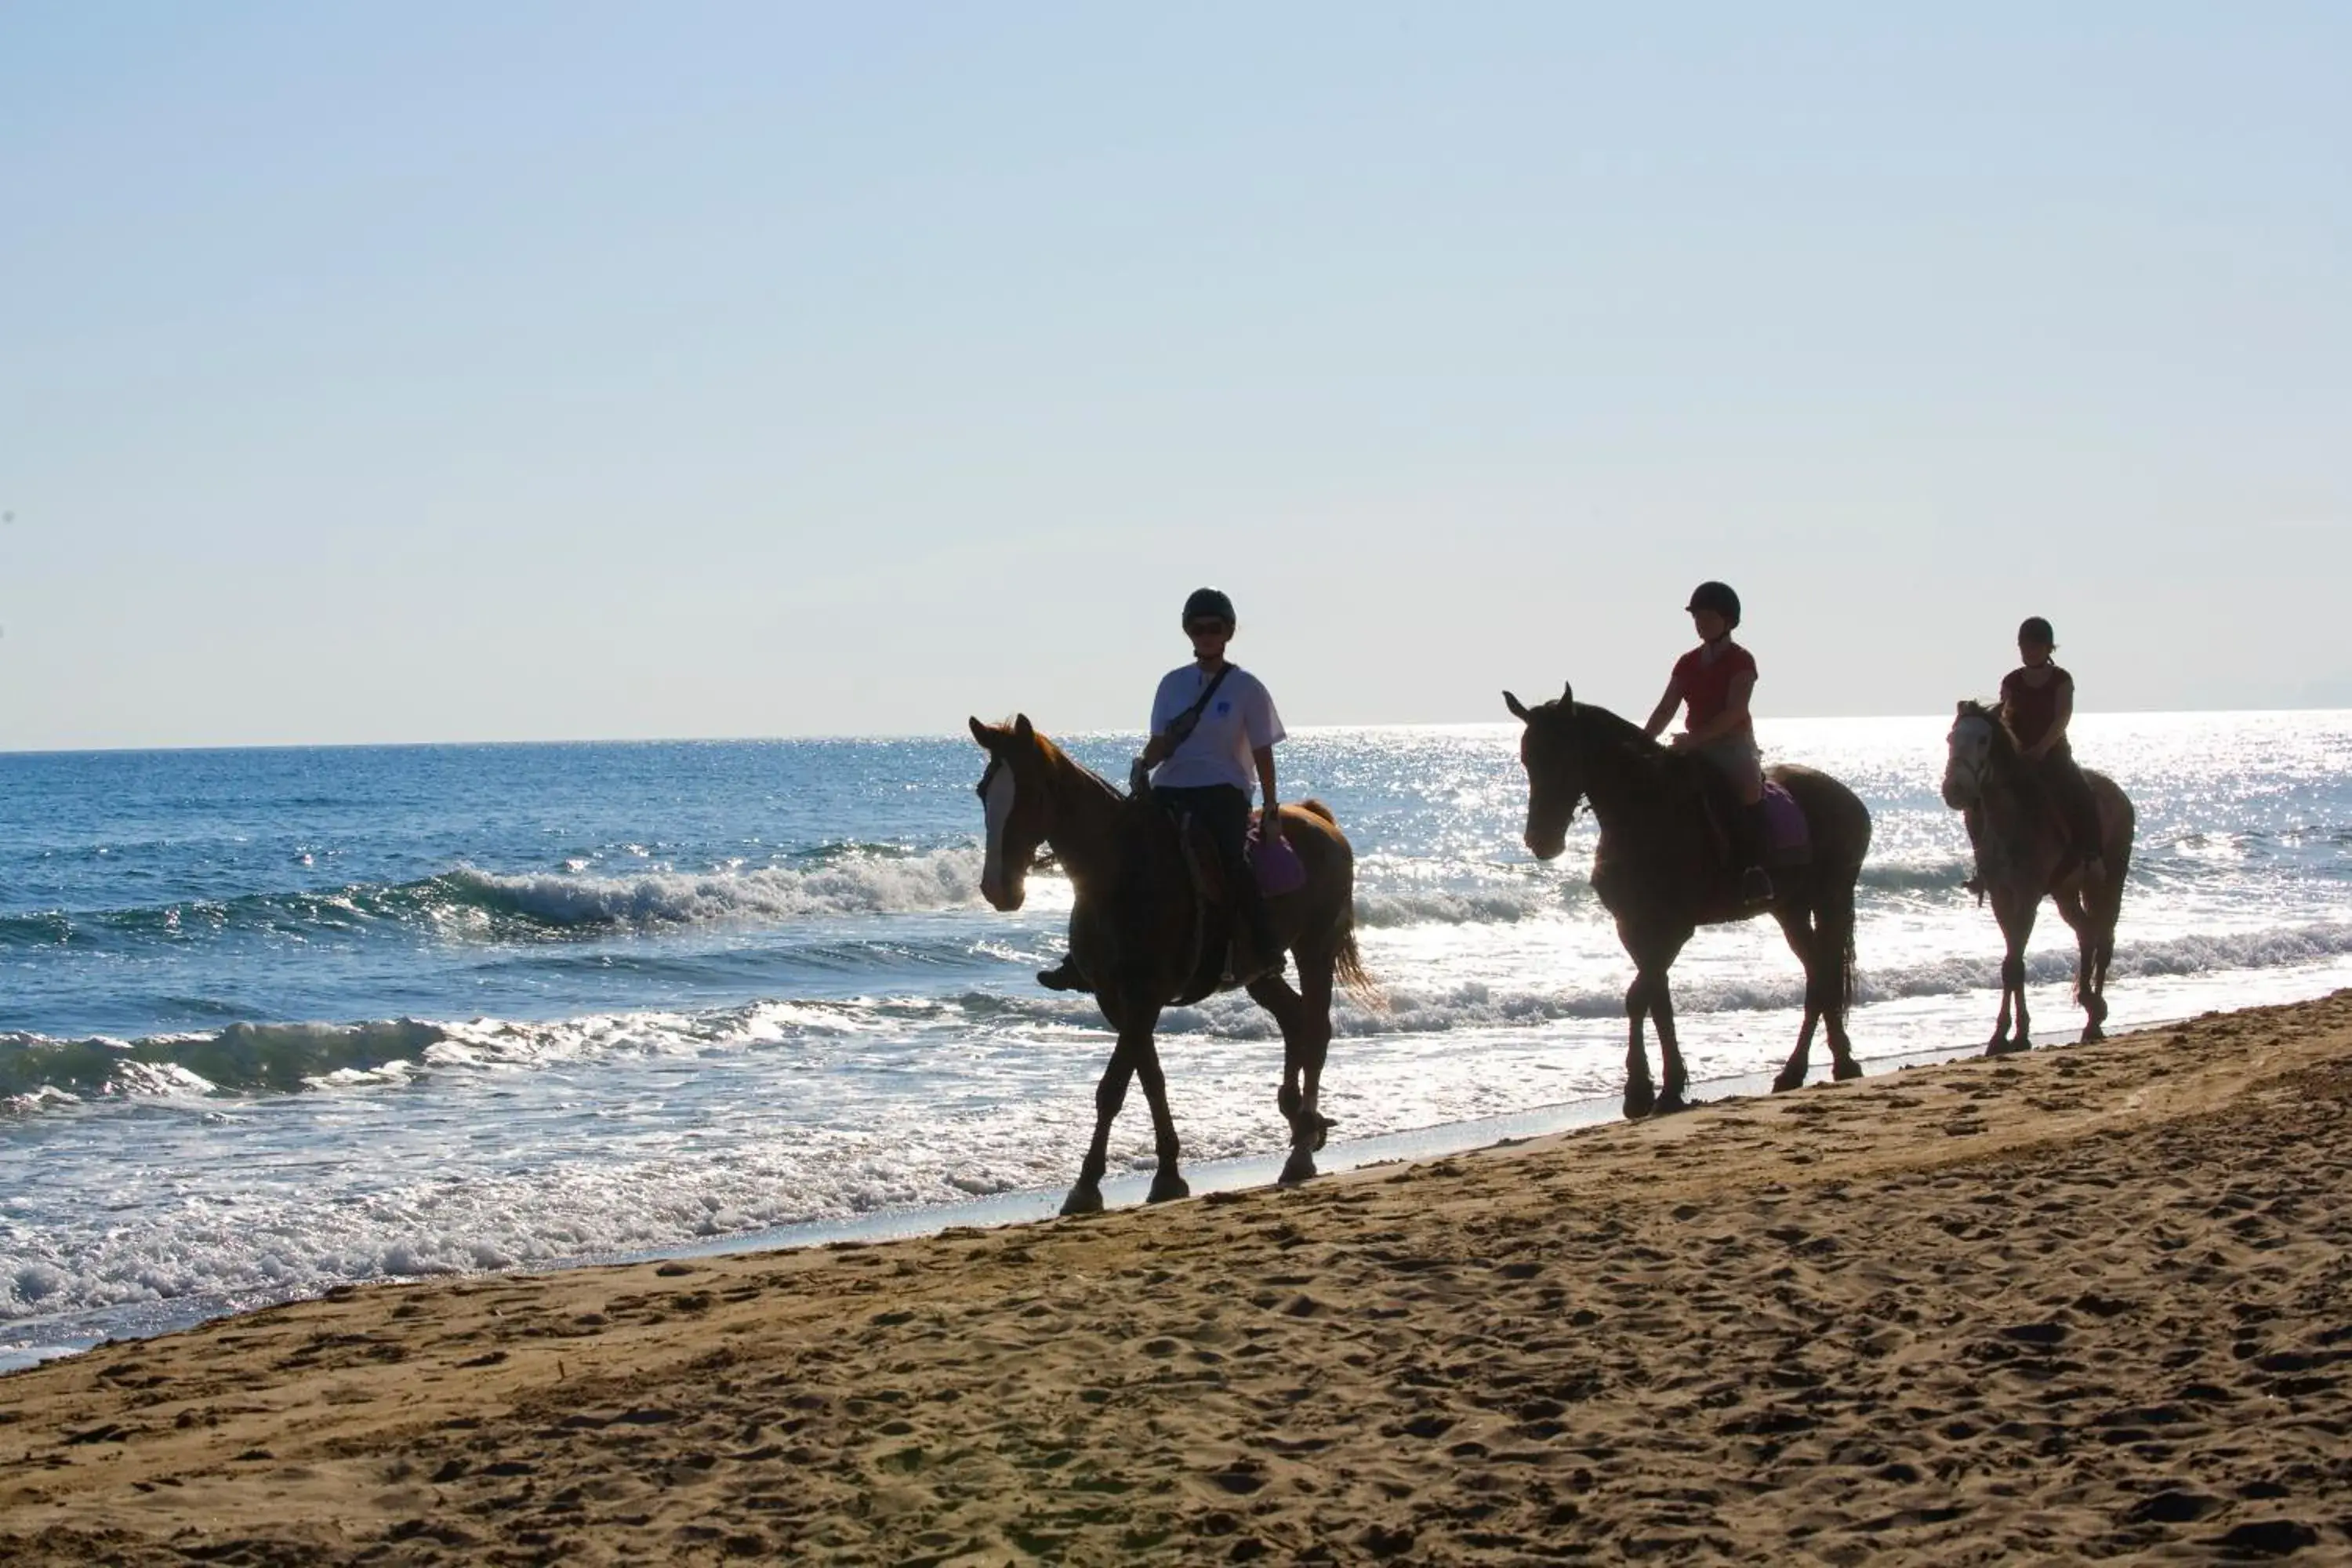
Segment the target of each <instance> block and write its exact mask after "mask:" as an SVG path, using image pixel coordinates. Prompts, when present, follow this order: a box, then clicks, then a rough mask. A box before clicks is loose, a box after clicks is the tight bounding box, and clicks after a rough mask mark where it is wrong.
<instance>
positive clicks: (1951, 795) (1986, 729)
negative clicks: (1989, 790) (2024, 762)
mask: <svg viewBox="0 0 2352 1568" xmlns="http://www.w3.org/2000/svg"><path fill="white" fill-rule="evenodd" d="M2003 734H2004V731H2002V730H2001V724H2000V715H1998V714H1996V713H1995V712H1994V711H1993V710H1991V709H1990V708H1987V707H1986V706H1985V705H1984V704H1983V703H1981V702H1969V701H1965V700H1963V701H1962V702H1961V703H1960V705H1959V710H1958V716H1957V717H1955V718H1954V719H1953V721H1952V732H1951V733H1950V734H1949V735H1948V736H1946V737H1945V738H1944V804H1945V805H1948V806H1950V807H1951V808H1952V809H1953V810H1954V811H1966V810H1968V809H1969V807H1970V806H1972V805H1976V804H1977V803H1978V802H1979V801H1981V800H1982V799H1984V793H1985V781H1986V778H1987V777H1988V775H1990V773H1991V772H1992V768H1993V759H1994V752H1996V751H1997V750H1998V749H1999V746H2000V741H2001V738H2002V735H2003Z"/></svg>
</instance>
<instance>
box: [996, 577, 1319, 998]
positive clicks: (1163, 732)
mask: <svg viewBox="0 0 2352 1568" xmlns="http://www.w3.org/2000/svg"><path fill="white" fill-rule="evenodd" d="M1236 624H1237V623H1236V621H1235V618H1234V602H1233V600H1231V599H1229V598H1227V597H1226V596H1225V595H1223V593H1220V592H1219V591H1218V590H1216V589H1214V588H1200V589H1195V590H1194V591H1193V593H1192V596H1191V597H1190V598H1188V599H1186V600H1185V601H1184V622H1183V625H1184V635H1185V636H1187V637H1191V638H1192V663H1190V664H1186V665H1180V666H1179V667H1177V668H1174V669H1171V670H1170V671H1169V672H1168V673H1167V674H1166V675H1165V676H1163V677H1161V678H1160V689H1159V691H1158V692H1157V693H1155V694H1154V695H1153V697H1152V700H1151V739H1150V742H1148V743H1146V745H1145V746H1144V748H1143V754H1142V755H1141V756H1139V757H1138V758H1137V759H1136V764H1137V771H1138V773H1142V772H1145V771H1147V770H1148V771H1149V773H1150V780H1151V795H1152V798H1153V799H1155V800H1159V801H1162V802H1165V803H1166V804H1168V805H1171V806H1173V807H1175V808H1176V809H1177V810H1178V811H1180V812H1182V813H1184V814H1186V815H1188V816H1191V817H1192V819H1193V820H1194V821H1196V822H1198V823H1200V824H1201V825H1202V826H1204V827H1206V828H1207V829H1208V830H1209V832H1210V834H1211V836H1212V837H1213V838H1214V839H1215V840H1216V845H1217V858H1218V861H1219V863H1220V864H1221V866H1222V867H1223V871H1224V879H1225V888H1226V890H1227V897H1229V898H1230V899H1231V900H1233V903H1234V913H1235V914H1236V915H1237V916H1238V917H1239V919H1240V922H1241V927H1242V929H1243V930H1244V931H1246V932H1247V933H1248V936H1249V941H1250V944H1251V948H1252V951H1253V952H1254V953H1255V955H1256V956H1257V957H1260V958H1265V957H1273V958H1275V959H1276V961H1277V962H1279V952H1278V950H1277V949H1276V945H1275V942H1274V938H1273V933H1272V931H1270V930H1269V928H1268V927H1267V924H1266V918H1265V897H1264V896H1263V895H1262V894H1261V893H1260V892H1259V891H1258V886H1257V879H1256V877H1255V875H1253V874H1252V872H1251V870H1250V868H1249V862H1248V859H1247V858H1246V855H1245V853H1244V846H1245V845H1246V843H1247V840H1248V837H1249V825H1250V793H1251V788H1252V786H1253V785H1255V786H1256V788H1257V790H1258V792H1259V793H1260V794H1261V795H1262V796H1263V797H1264V803H1265V810H1264V813H1263V815H1262V816H1261V817H1260V821H1261V824H1262V826H1260V828H1259V830H1258V831H1259V833H1260V835H1261V836H1262V837H1265V838H1267V839H1272V840H1279V839H1280V838H1281V837H1282V808H1281V796H1280V795H1277V794H1276V791H1275V774H1274V748H1275V745H1276V742H1280V741H1281V740H1282V739H1283V728H1282V716H1281V715H1280V714H1278V713H1276V711H1275V710H1274V698H1273V696H1272V694H1271V693H1269V692H1268V691H1267V690H1266V689H1265V682H1263V681H1261V680H1259V679H1258V678H1257V677H1256V676H1255V675H1252V674H1251V673H1250V672H1249V671H1248V670H1246V669H1244V668H1242V667H1241V666H1239V665H1237V664H1229V663H1227V662H1226V660H1225V645H1226V643H1228V642H1229V641H1231V640H1232V638H1233V635H1234V628H1235V626H1236ZM1037 983H1038V984H1041V985H1044V986H1046V987H1048V988H1050V989H1052V990H1056V991H1072V990H1084V989H1086V988H1087V982H1086V980H1085V977H1084V976H1082V975H1080V974H1079V973H1078V972H1077V970H1076V968H1075V967H1074V966H1073V965H1072V963H1070V961H1069V960H1068V959H1064V960H1063V961H1062V963H1061V964H1060V966H1059V967H1057V968H1055V969H1049V970H1045V971H1044V972H1042V973H1039V975H1038V976H1037Z"/></svg>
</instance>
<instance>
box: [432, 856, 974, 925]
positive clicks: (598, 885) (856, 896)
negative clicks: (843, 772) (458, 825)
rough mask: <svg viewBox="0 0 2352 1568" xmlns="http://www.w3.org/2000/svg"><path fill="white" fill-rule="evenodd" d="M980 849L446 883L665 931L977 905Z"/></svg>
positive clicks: (544, 910) (550, 913)
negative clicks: (696, 924)
mask: <svg viewBox="0 0 2352 1568" xmlns="http://www.w3.org/2000/svg"><path fill="white" fill-rule="evenodd" d="M980 864H981V855H980V851H979V850H977V849H966V848H953V849H936V850H932V851H929V852H928V853H925V854H919V855H908V856H904V857H888V856H882V855H860V856H857V857H856V858H850V859H845V860H839V861H835V863H833V864H830V865H825V866H818V867H808V868H800V867H790V866H767V867H759V868H753V869H751V870H738V871H719V872H688V871H648V872H646V873H644V874H642V875H639V876H635V877H588V876H572V875H564V874H556V873H551V872H550V873H541V874H537V875H516V874H509V873H499V872H493V871H480V870H476V869H473V868H460V869H458V870H456V871H452V872H449V873H448V874H447V875H446V878H445V879H444V880H445V881H446V883H447V884H448V885H449V886H450V887H452V888H453V889H457V890H458V891H460V892H461V893H462V894H463V895H464V896H465V897H466V899H467V901H469V902H473V903H476V904H478V905H481V906H483V907H487V908H489V909H493V910H507V911H509V912H512V913H515V914H520V915H522V916H525V917H527V918H529V919H531V920H535V921H543V922H545V923H546V924H549V925H557V926H583V925H663V924H677V923H684V922H688V921H723V920H806V919H810V918H813V917H818V916H826V915H874V914H909V913H917V912H922V911H929V910H954V909H967V908H971V907H972V906H974V905H976V904H977V903H978V902H979V901H980Z"/></svg>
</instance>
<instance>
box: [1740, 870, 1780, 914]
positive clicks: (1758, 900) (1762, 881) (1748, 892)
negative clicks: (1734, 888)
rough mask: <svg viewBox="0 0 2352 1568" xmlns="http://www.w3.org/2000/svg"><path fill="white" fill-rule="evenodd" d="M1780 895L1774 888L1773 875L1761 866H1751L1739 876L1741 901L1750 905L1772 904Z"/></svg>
mask: <svg viewBox="0 0 2352 1568" xmlns="http://www.w3.org/2000/svg"><path fill="white" fill-rule="evenodd" d="M1779 896H1780V895H1779V894H1778V893H1777V892H1776V891H1774V889H1773V887H1772V874H1771V873H1770V872H1769V871H1767V870H1765V869H1764V868H1763V867H1761V866H1750V867H1748V869H1746V870H1745V871H1742V872H1741V873H1740V874H1739V898H1740V901H1741V902H1743V903H1746V904H1748V905H1751V906H1753V905H1763V904H1769V903H1770V902H1771V901H1772V900H1774V899H1776V898H1778V897H1779Z"/></svg>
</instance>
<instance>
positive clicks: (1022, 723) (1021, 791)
mask: <svg viewBox="0 0 2352 1568" xmlns="http://www.w3.org/2000/svg"><path fill="white" fill-rule="evenodd" d="M971 738H972V739H973V740H974V741H977V742H980V748H981V750H982V751H984V752H987V753H988V766H987V767H986V768H985V769H983V770H982V773H981V775H980V784H979V786H978V788H977V789H976V790H975V791H974V793H975V794H977V795H979V796H980V805H981V811H982V816H983V817H984V818H985V820H986V822H987V826H988V848H987V852H986V855H985V857H984V858H983V859H982V862H981V870H980V896H981V897H982V898H983V899H986V900H988V902H989V904H990V906H991V907H992V908H993V909H997V910H1003V911H1005V912H1007V913H1010V912H1012V911H1013V910H1017V909H1019V908H1020V907H1021V903H1022V900H1024V899H1025V898H1027V897H1028V895H1029V889H1028V882H1029V866H1030V862H1031V861H1033V860H1034V859H1035V858H1036V856H1037V846H1038V845H1039V844H1041V843H1043V842H1044V841H1045V835H1046V833H1047V832H1048V831H1050V830H1051V826H1052V823H1051V820H1050V816H1049V812H1048V809H1047V808H1048V805H1049V803H1050V801H1051V799H1052V792H1051V790H1050V788H1049V787H1048V784H1047V771H1048V763H1047V760H1046V755H1045V740H1044V739H1043V738H1042V737H1041V736H1039V734H1038V733H1037V731H1035V730H1034V729H1033V728H1031V727H1030V723H1029V716H1028V715H1027V714H1026V713H1022V714H1016V715H1014V717H1013V722H1012V723H1010V724H983V723H982V722H981V721H979V720H977V719H974V720H972V721H971Z"/></svg>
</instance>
